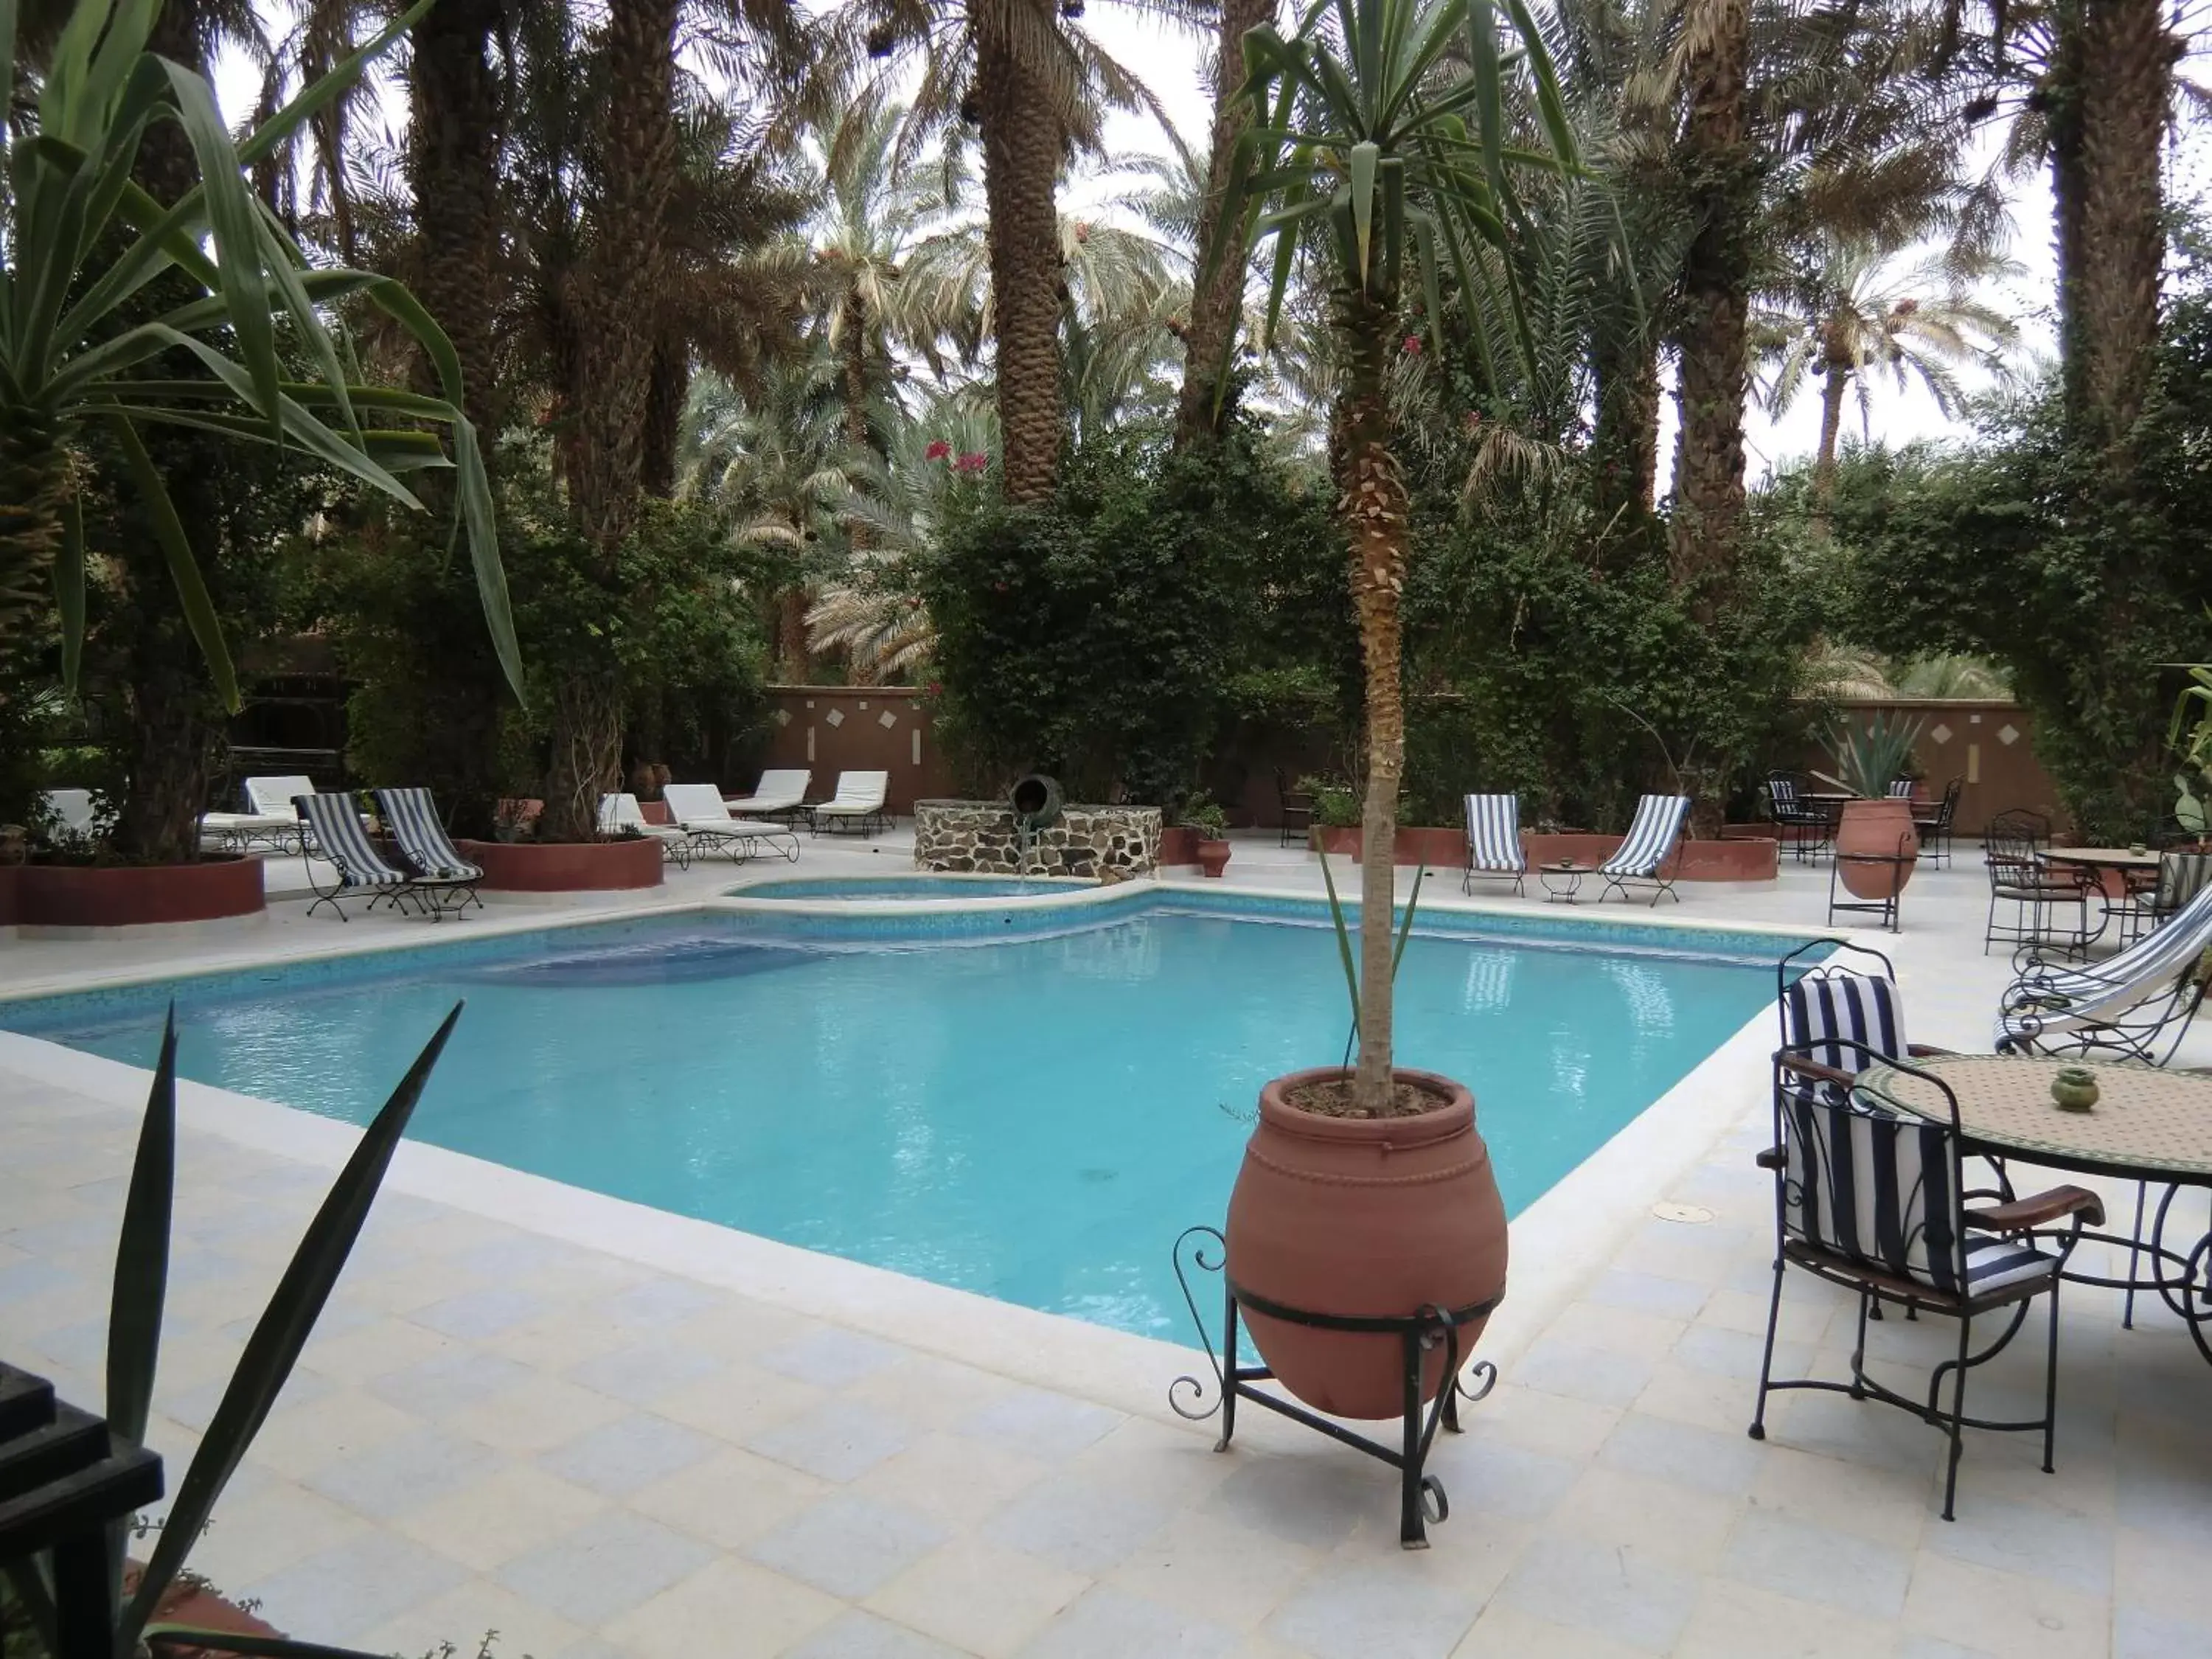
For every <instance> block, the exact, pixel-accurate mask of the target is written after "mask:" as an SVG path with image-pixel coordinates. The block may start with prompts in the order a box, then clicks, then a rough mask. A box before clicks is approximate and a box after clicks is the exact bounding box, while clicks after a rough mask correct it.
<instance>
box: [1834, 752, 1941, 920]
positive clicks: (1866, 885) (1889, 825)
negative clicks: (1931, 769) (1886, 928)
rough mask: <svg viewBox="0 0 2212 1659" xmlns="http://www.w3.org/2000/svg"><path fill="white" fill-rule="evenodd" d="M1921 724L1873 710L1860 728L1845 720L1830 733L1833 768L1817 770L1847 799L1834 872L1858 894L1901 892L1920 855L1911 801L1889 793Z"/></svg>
mask: <svg viewBox="0 0 2212 1659" xmlns="http://www.w3.org/2000/svg"><path fill="white" fill-rule="evenodd" d="M1920 727H1921V722H1920V721H1918V720H1905V719H1904V718H1903V717H1902V716H1898V715H1891V714H1876V715H1875V717H1874V718H1873V719H1871V720H1869V721H1867V723H1866V724H1865V725H1864V726H1860V725H1857V724H1856V723H1854V722H1852V721H1850V720H1845V721H1844V722H1843V723H1842V724H1840V725H1838V726H1837V727H1836V728H1835V730H1834V731H1833V732H1832V733H1831V734H1830V736H1829V740H1828V754H1829V757H1830V758H1831V759H1832V761H1833V762H1834V763H1835V768H1836V769H1835V771H1834V772H1833V773H1832V774H1831V773H1827V772H1815V773H1814V776H1815V777H1817V778H1819V779H1820V781H1822V782H1824V783H1832V784H1834V785H1835V786H1836V787H1838V789H1840V790H1842V791H1843V792H1844V793H1845V794H1847V795H1849V796H1850V797H1851V799H1849V800H1847V801H1845V802H1844V811H1843V817H1842V818H1841V820H1840V821H1839V822H1838V824H1837V826H1836V875H1837V878H1838V879H1839V880H1840V881H1841V882H1842V883H1843V884H1844V886H1845V887H1847V888H1849V889H1850V891H1851V892H1852V893H1853V894H1854V895H1855V896H1857V897H1859V898H1863V899H1874V900H1877V901H1878V900H1882V899H1887V898H1891V897H1893V896H1895V895H1897V894H1899V893H1901V892H1903V891H1904V890H1905V884H1906V883H1907V882H1909V881H1911V879H1912V871H1913V861H1914V860H1916V859H1917V858H1918V857H1919V856H1920V832H1919V830H1918V829H1916V828H1914V826H1913V823H1912V802H1911V799H1910V798H1908V797H1906V796H1903V795H1893V794H1891V793H1889V786H1890V784H1891V783H1892V782H1893V781H1894V780H1896V779H1898V778H1900V777H1903V776H1904V775H1905V770H1906V769H1907V768H1908V767H1910V766H1911V763H1912V750H1913V746H1914V745H1915V744H1917V743H1918V742H1919V741H1920Z"/></svg>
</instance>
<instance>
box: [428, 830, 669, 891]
mask: <svg viewBox="0 0 2212 1659" xmlns="http://www.w3.org/2000/svg"><path fill="white" fill-rule="evenodd" d="M456 845H457V846H458V847H459V849H460V852H461V855H462V856H463V857H464V858H465V859H467V860H469V861H470V862H471V863H472V864H475V865H477V866H478V867H479V868H481V869H482V870H483V872H484V878H483V890H484V891H486V892H488V893H607V892H618V891H626V890H629V889H632V888H637V887H658V886H659V885H660V842H659V841H658V840H656V839H654V838H653V837H651V836H643V837H640V838H639V839H637V840H635V841H574V842H536V841H515V842H505V841H464V842H457V843H456Z"/></svg>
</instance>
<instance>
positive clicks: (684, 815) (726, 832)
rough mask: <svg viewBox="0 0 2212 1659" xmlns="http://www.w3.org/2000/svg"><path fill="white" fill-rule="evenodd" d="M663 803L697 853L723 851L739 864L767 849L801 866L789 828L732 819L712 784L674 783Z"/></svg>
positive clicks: (796, 841) (664, 794)
mask: <svg viewBox="0 0 2212 1659" xmlns="http://www.w3.org/2000/svg"><path fill="white" fill-rule="evenodd" d="M660 799H663V800H664V801H665V802H667V803H668V811H669V814H670V816H671V817H674V818H675V820H676V823H677V825H678V828H680V829H682V830H683V831H684V836H685V837H686V839H687V840H688V841H689V842H690V845H691V850H692V851H694V852H697V851H699V850H700V849H702V848H704V849H707V850H708V851H720V852H724V853H727V854H729V855H730V857H731V858H732V860H739V859H749V858H751V857H754V856H755V855H756V854H758V853H759V852H760V850H761V849H762V848H763V847H765V848H768V849H769V851H770V852H773V853H781V854H783V856H784V857H786V858H787V859H789V860H791V861H792V862H793V864H796V863H798V862H799V837H798V836H796V835H795V834H793V832H792V830H791V829H790V828H789V827H788V826H787V825H785V824H781V823H762V822H761V821H760V820H759V819H757V818H733V817H731V816H730V809H729V808H728V807H726V806H725V805H723V804H722V792H721V791H720V789H718V788H716V787H714V785H713V784H711V783H671V784H669V785H667V786H665V787H663V788H662V790H661V792H660Z"/></svg>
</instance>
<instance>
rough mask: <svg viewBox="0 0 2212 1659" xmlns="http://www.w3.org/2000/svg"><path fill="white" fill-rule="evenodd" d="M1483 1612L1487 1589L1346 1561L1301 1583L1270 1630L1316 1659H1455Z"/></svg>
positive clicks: (1398, 1565) (1390, 1563) (1378, 1563)
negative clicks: (1475, 1590)
mask: <svg viewBox="0 0 2212 1659" xmlns="http://www.w3.org/2000/svg"><path fill="white" fill-rule="evenodd" d="M1481 1611H1482V1598H1481V1597H1480V1595H1469V1594H1468V1593H1467V1591H1466V1590H1465V1589H1464V1588H1462V1587H1461V1586H1460V1585H1459V1584H1457V1583H1454V1582H1450V1581H1447V1580H1443V1579H1441V1578H1440V1577H1438V1576H1437V1575H1434V1574H1430V1573H1425V1572H1422V1571H1419V1570H1418V1569H1417V1568H1413V1567H1408V1566H1407V1565H1405V1564H1404V1563H1402V1562H1401V1561H1396V1560H1361V1561H1356V1562H1351V1561H1347V1562H1340V1563H1338V1564H1336V1565H1333V1566H1331V1567H1329V1568H1328V1569H1327V1570H1325V1571H1322V1572H1320V1573H1318V1574H1316V1575H1315V1576H1314V1577H1311V1578H1309V1579H1308V1580H1306V1582H1305V1583H1303V1584H1301V1585H1299V1586H1298V1588H1297V1589H1296V1590H1295V1591H1293V1592H1292V1593H1291V1596H1290V1598H1289V1599H1288V1600H1287V1601H1285V1602H1284V1603H1283V1605H1282V1606H1281V1607H1279V1608H1278V1609H1277V1610H1276V1612H1275V1615H1274V1617H1273V1618H1272V1619H1270V1620H1268V1621H1267V1629H1268V1632H1269V1633H1270V1634H1272V1635H1274V1636H1277V1637H1279V1638H1282V1639H1283V1640H1284V1641H1285V1642H1287V1643H1289V1644H1291V1646H1292V1647H1294V1648H1297V1649H1298V1650H1301V1651H1303V1652H1306V1653H1310V1654H1312V1655H1313V1656H1314V1659H1374V1656H1375V1655H1376V1654H1381V1653H1387V1654H1390V1655H1393V1656H1396V1659H1449V1655H1450V1653H1451V1651H1452V1650H1453V1649H1454V1648H1455V1647H1457V1646H1458V1645H1459V1639H1460V1638H1461V1637H1462V1636H1463V1635H1465V1634H1466V1633H1467V1630H1468V1626H1470V1625H1472V1624H1474V1618H1475V1615H1476V1614H1477V1613H1480V1612H1481Z"/></svg>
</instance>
